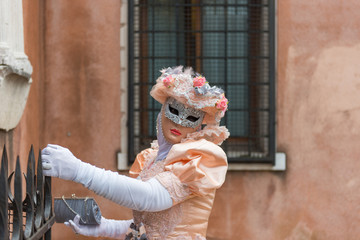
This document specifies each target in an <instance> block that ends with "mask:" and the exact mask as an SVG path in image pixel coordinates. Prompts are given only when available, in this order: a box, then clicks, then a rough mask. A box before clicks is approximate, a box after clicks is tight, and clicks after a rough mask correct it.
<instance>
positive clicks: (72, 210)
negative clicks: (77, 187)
mask: <svg viewBox="0 0 360 240" xmlns="http://www.w3.org/2000/svg"><path fill="white" fill-rule="evenodd" d="M61 198H62V200H63V201H64V203H65V205H66V206H67V207H68V208H69V210H70V211H71V212H72V213H73V214H75V216H76V215H79V216H80V220H81V221H82V222H83V223H85V224H86V221H85V220H84V219H82V218H81V214H78V213H77V212H75V210H74V209H72V208H71V207H70V205H69V204H68V203H67V202H66V200H65V197H64V195H63V196H62V197H61ZM71 198H74V199H79V198H77V197H76V196H75V194H72V195H71ZM88 199H89V197H86V198H85V199H84V202H85V204H84V205H85V214H86V213H87V206H86V201H87V200H88Z"/></svg>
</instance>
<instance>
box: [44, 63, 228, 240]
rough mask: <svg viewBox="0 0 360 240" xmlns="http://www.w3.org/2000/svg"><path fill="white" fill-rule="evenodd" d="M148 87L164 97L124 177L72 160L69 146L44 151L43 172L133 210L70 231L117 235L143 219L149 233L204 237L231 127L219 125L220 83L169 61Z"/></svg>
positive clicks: (222, 109)
mask: <svg viewBox="0 0 360 240" xmlns="http://www.w3.org/2000/svg"><path fill="white" fill-rule="evenodd" d="M161 73H162V74H161V76H160V77H159V78H158V79H157V83H156V84H155V86H154V87H153V88H152V90H151V92H150V94H151V96H152V97H153V98H154V99H156V100H157V101H158V102H160V103H161V104H162V108H161V112H160V113H159V115H158V118H157V141H154V142H153V143H152V146H151V148H149V149H146V150H143V151H142V152H140V153H139V154H138V155H137V157H136V159H135V162H134V164H133V165H132V167H131V169H130V176H131V177H127V176H123V175H120V174H118V173H116V172H111V171H105V170H104V169H100V168H97V167H95V166H92V165H90V164H88V163H85V162H82V161H80V160H79V159H77V158H76V157H75V156H74V155H73V154H72V153H71V152H70V151H69V150H68V149H66V148H63V147H60V146H57V145H50V144H49V145H48V146H47V147H46V148H44V149H43V150H42V159H43V168H44V170H43V172H44V174H45V175H47V176H52V177H59V178H62V179H65V180H71V181H74V182H78V183H81V184H83V185H84V186H85V187H87V188H88V189H90V190H92V191H94V192H95V193H96V194H98V195H101V196H103V197H105V198H108V199H110V200H112V201H114V202H116V203H118V204H119V205H121V206H124V207H128V208H131V209H133V219H131V220H108V219H105V218H102V219H101V224H100V225H98V226H96V227H94V226H84V225H80V224H79V219H80V217H79V216H76V217H75V219H74V220H70V221H69V222H67V223H66V224H67V225H68V226H70V227H71V228H72V229H73V230H74V231H75V232H76V233H79V234H83V235H86V236H94V237H99V236H102V237H111V238H118V239H123V238H124V237H125V234H126V232H127V230H128V228H129V226H130V224H131V223H133V222H134V223H135V224H136V225H137V226H139V225H140V224H143V226H144V227H145V230H146V235H147V237H148V239H150V240H152V239H205V237H206V230H207V225H208V219H209V216H210V212H211V209H212V205H213V201H214V197H215V191H216V189H218V188H219V187H220V186H221V185H222V184H223V183H224V181H225V175H226V171H227V157H226V154H225V153H224V151H223V150H222V149H221V148H220V147H219V145H221V143H222V142H223V141H224V140H225V139H226V138H228V136H229V132H228V130H227V129H226V127H224V126H219V123H220V120H221V118H222V117H223V116H224V114H225V112H226V110H227V104H228V100H227V99H226V98H225V95H224V92H223V90H221V89H220V88H218V87H215V86H213V87H211V86H210V85H209V83H208V82H206V79H205V78H204V77H203V76H201V75H199V74H197V73H194V72H193V71H192V69H191V68H186V69H183V67H182V66H179V67H174V68H167V69H164V70H162V71H161Z"/></svg>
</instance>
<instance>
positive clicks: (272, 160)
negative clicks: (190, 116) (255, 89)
mask: <svg viewBox="0 0 360 240" xmlns="http://www.w3.org/2000/svg"><path fill="white" fill-rule="evenodd" d="M133 4H134V1H129V2H128V13H129V14H128V26H134V19H133V17H134V14H133V13H132V11H133V7H134V6H133ZM268 8H269V14H268V17H269V19H268V22H269V24H268V31H269V49H268V51H269V85H268V86H269V95H268V97H269V99H268V102H269V121H268V128H269V133H268V135H269V150H268V157H250V158H241V159H230V161H229V163H230V165H233V166H235V165H237V166H242V165H243V164H245V165H247V166H249V165H252V164H254V165H257V166H266V167H264V170H266V169H269V170H271V169H272V168H278V167H276V166H278V163H277V159H282V160H281V161H283V160H284V161H285V158H284V156H283V155H281V156H280V155H279V154H277V153H276V134H275V133H276V99H275V93H276V92H275V91H276V28H275V26H276V15H275V10H276V1H275V0H268ZM132 36H134V29H133V27H129V28H128V48H129V51H128V103H130V104H128V122H127V126H128V130H129V131H128V149H127V152H128V154H127V160H128V164H131V163H132V162H133V161H134V159H135V156H136V154H135V153H133V149H134V131H133V129H134V116H133V114H132V113H134V104H132V103H133V94H134V85H133V84H132V83H133V82H132V79H134V62H133V60H134V55H133V50H134V41H132ZM230 100H231V99H230ZM225 150H226V149H225ZM279 156H280V157H279ZM269 164H270V165H271V166H270V168H269ZM282 165H283V164H282ZM233 168H234V169H235V170H236V169H237V167H236V166H235V167H233ZM240 168H242V167H240ZM280 168H281V169H280V170H284V169H282V168H284V167H280ZM252 169H253V168H252V167H250V169H249V170H252ZM255 169H258V168H256V167H255ZM260 169H261V167H260ZM277 170H279V169H277Z"/></svg>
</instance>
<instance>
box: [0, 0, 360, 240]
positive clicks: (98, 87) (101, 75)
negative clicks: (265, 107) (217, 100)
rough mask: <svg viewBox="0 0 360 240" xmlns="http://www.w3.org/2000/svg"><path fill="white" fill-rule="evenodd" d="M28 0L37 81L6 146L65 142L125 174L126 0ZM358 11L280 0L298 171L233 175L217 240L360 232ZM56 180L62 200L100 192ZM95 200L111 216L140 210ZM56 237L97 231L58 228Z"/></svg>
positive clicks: (289, 141) (223, 193) (345, 4)
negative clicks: (122, 38)
mask: <svg viewBox="0 0 360 240" xmlns="http://www.w3.org/2000/svg"><path fill="white" fill-rule="evenodd" d="M23 2H24V27H25V41H26V42H25V43H26V51H27V54H28V55H29V58H30V60H31V61H32V64H33V66H34V75H33V81H34V82H33V86H32V89H31V92H30V96H29V101H28V104H27V107H26V110H25V113H24V116H23V119H22V120H21V123H20V125H19V126H18V127H17V128H16V129H15V130H14V131H11V132H10V133H4V132H0V143H3V142H7V143H9V144H10V145H11V146H12V149H13V152H14V153H18V152H20V154H21V155H24V157H25V156H26V151H27V148H28V145H29V144H30V143H35V145H36V146H35V147H36V148H37V147H44V146H45V145H46V144H47V143H58V144H61V145H64V146H67V147H69V148H71V150H72V151H73V152H74V154H76V155H77V156H78V157H79V158H81V159H83V160H84V161H87V162H90V163H92V164H95V165H97V166H99V167H103V168H107V169H111V170H114V171H116V152H117V151H118V150H119V146H120V134H121V130H120V81H126V79H120V56H119V53H120V45H119V35H120V32H119V29H120V1H114V0H103V1H95V0H76V1H71V0H62V1H44V2H42V1H40V2H38V4H29V3H28V1H23ZM39 3H40V4H39ZM359 11H360V2H359V1H357V0H347V1H329V0H314V1H303V0H278V1H277V51H276V52H277V59H278V60H277V148H278V151H279V152H285V153H286V157H287V170H286V171H285V172H261V171H258V172H250V171H248V172H244V171H243V172H235V171H234V172H229V173H228V175H227V180H226V182H225V184H224V186H223V187H222V188H221V189H220V190H219V191H218V192H217V197H216V199H215V206H214V209H213V212H212V215H211V218H210V221H209V230H208V239H244V240H282V239H286V240H307V239H312V240H314V239H316V240H325V239H326V240H338V239H347V240H357V239H359V236H360V227H359V226H360V214H359V213H360V204H359V203H360V191H359V189H360V177H359V176H360V175H359V172H360V161H359V158H360V147H359V142H360V134H359V133H360V131H359V129H360V101H359V100H360V97H359V93H358V92H359V91H360V67H358V61H359V60H360V14H358V13H359ZM36 24H37V25H36ZM36 26H37V27H36ZM119 79H120V80H119ZM24 149H25V150H24ZM53 183H54V184H53V194H54V196H61V195H67V196H68V195H70V194H72V193H76V194H77V195H79V196H81V195H82V196H84V195H88V196H93V194H92V193H91V192H89V191H87V190H86V189H84V188H83V187H82V186H80V185H79V184H73V183H70V182H68V181H63V180H57V179H56V180H55V179H54V181H53ZM96 199H97V201H98V203H99V204H100V206H101V210H102V212H103V215H104V216H105V217H108V218H117V219H127V218H130V217H131V212H130V211H129V210H128V209H125V208H121V207H119V206H117V205H116V204H114V203H111V202H110V201H108V200H105V199H104V198H101V197H97V198H96ZM53 239H55V240H57V239H89V238H86V237H81V236H75V235H74V234H73V233H72V231H71V230H69V229H68V228H66V227H64V226H63V225H61V224H56V225H55V226H54V227H53Z"/></svg>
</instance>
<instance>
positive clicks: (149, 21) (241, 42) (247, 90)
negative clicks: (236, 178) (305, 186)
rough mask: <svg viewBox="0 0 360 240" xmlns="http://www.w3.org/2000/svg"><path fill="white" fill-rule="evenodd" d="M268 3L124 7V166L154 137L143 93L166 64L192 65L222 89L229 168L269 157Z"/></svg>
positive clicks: (208, 1)
mask: <svg viewBox="0 0 360 240" xmlns="http://www.w3.org/2000/svg"><path fill="white" fill-rule="evenodd" d="M274 4H275V3H274V0H176V1H170V0H134V1H129V102H130V103H131V104H129V161H130V162H132V161H133V160H134V157H135V156H136V154H137V153H139V152H140V151H141V150H143V149H145V148H148V147H149V146H150V143H151V141H152V140H153V139H156V118H157V114H158V112H159V111H160V108H161V106H160V104H159V103H157V102H156V101H155V100H154V99H152V98H151V97H150V95H149V92H150V90H151V87H152V86H153V85H154V84H155V81H156V79H157V78H158V77H159V76H160V72H159V70H160V69H162V68H165V67H169V66H177V65H183V66H192V67H193V68H194V70H195V71H197V72H200V73H202V74H204V75H205V76H206V78H207V80H208V81H209V82H210V84H212V85H217V86H219V87H221V88H223V89H224V90H225V93H226V96H227V98H228V99H229V100H230V103H229V110H228V112H227V113H226V115H225V117H224V119H223V120H222V122H221V124H222V125H226V126H227V128H228V129H229V131H230V134H231V135H230V138H229V139H228V140H226V141H225V143H224V144H223V145H222V147H223V149H224V150H225V152H226V153H227V156H228V160H229V162H241V163H273V162H274V158H275V93H274V92H275V86H274V85H275V59H274V58H275V56H274V36H275V33H274V21H275V14H274V11H275V10H274Z"/></svg>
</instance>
